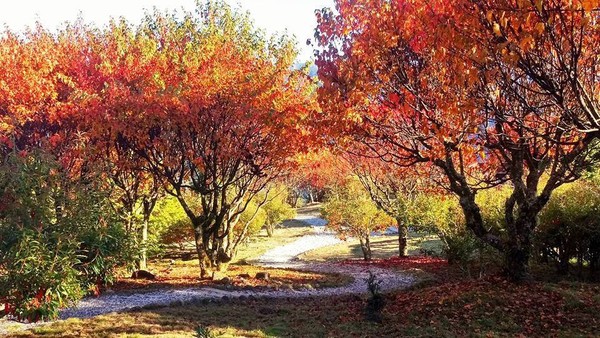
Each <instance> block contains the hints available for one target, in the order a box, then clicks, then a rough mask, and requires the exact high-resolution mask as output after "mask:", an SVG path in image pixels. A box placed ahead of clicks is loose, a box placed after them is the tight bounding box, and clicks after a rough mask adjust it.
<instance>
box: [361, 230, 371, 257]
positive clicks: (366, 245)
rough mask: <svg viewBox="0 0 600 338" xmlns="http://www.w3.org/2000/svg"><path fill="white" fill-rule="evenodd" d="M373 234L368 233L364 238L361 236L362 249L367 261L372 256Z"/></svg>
mask: <svg viewBox="0 0 600 338" xmlns="http://www.w3.org/2000/svg"><path fill="white" fill-rule="evenodd" d="M370 237H371V236H370V235H368V234H367V235H366V236H365V237H364V238H363V237H362V236H361V237H359V241H360V249H361V250H362V253H363V259H364V260H365V261H370V260H371V258H372V254H371V238H370Z"/></svg>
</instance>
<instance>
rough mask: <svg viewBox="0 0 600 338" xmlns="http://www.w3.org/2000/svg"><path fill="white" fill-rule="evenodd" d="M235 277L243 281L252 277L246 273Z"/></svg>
mask: <svg viewBox="0 0 600 338" xmlns="http://www.w3.org/2000/svg"><path fill="white" fill-rule="evenodd" d="M237 276H238V277H239V278H243V279H250V278H252V277H250V275H249V274H247V273H241V274H239V275H237Z"/></svg>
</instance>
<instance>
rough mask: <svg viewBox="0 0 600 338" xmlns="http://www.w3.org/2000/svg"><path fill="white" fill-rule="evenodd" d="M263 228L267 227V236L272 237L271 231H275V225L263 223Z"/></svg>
mask: <svg viewBox="0 0 600 338" xmlns="http://www.w3.org/2000/svg"><path fill="white" fill-rule="evenodd" d="M265 228H266V229H267V236H269V237H273V233H274V232H275V226H273V224H269V223H267V224H265Z"/></svg>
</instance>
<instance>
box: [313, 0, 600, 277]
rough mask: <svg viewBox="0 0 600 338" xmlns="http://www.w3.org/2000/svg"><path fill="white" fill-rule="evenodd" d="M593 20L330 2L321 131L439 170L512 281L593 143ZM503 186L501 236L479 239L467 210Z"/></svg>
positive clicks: (571, 8)
mask: <svg viewBox="0 0 600 338" xmlns="http://www.w3.org/2000/svg"><path fill="white" fill-rule="evenodd" d="M591 7H593V6H591ZM591 7H590V6H589V3H588V2H587V1H583V2H580V1H573V2H571V1H558V0H557V1H548V2H542V1H531V2H530V1H500V2H497V1H494V2H492V1H489V2H486V1H473V2H470V1H457V2H452V3H449V2H446V1H433V2H428V3H421V2H419V1H404V0H396V1H383V0H364V1H346V0H339V1H336V11H335V12H334V11H332V10H330V9H324V10H321V11H319V12H318V13H317V18H318V20H319V26H318V28H317V30H316V34H315V38H316V41H317V44H318V46H319V48H320V49H318V50H317V52H316V53H317V65H318V66H319V76H320V79H321V81H322V82H323V86H322V88H321V89H320V102H321V105H322V108H323V110H324V112H325V114H324V115H323V116H322V117H323V120H324V121H326V123H327V125H328V127H329V128H330V129H331V128H333V131H334V132H335V133H337V135H344V137H350V138H351V139H353V140H354V141H355V142H359V143H360V144H362V145H363V146H365V147H366V148H367V149H368V150H369V153H370V156H376V157H379V158H381V159H382V160H383V161H386V162H389V163H393V164H394V165H397V166H400V167H406V166H413V165H416V166H420V165H423V164H426V165H432V166H434V167H437V168H438V169H439V170H440V171H441V172H442V173H443V175H444V178H445V182H444V185H445V187H446V188H447V189H449V190H450V191H452V192H453V193H454V194H455V195H456V196H457V197H458V198H459V202H460V206H461V208H462V210H463V212H464V214H465V221H466V224H467V227H468V228H469V229H470V230H471V231H472V232H473V233H474V234H475V235H476V236H477V237H478V238H479V239H481V240H482V241H484V242H485V243H487V244H489V245H490V246H492V247H494V248H496V249H497V250H499V251H500V252H502V253H503V254H504V256H505V261H506V269H507V273H508V275H509V276H510V277H511V278H512V279H513V280H517V281H518V280H522V279H524V278H526V277H527V275H528V261H529V258H530V255H531V253H530V251H531V236H532V233H533V230H534V229H535V228H536V226H537V215H538V214H539V212H540V211H541V210H542V208H543V207H544V205H545V204H546V203H547V201H548V200H549V198H550V195H551V194H552V191H554V190H555V189H556V188H557V187H559V186H560V185H562V184H564V183H566V182H570V181H573V180H575V179H577V178H578V177H579V175H580V171H581V169H582V168H584V167H585V166H586V165H587V164H588V162H589V160H590V157H589V156H588V155H589V149H590V146H591V145H592V144H593V142H594V138H595V137H596V132H595V131H593V129H594V128H593V127H591V128H587V126H590V125H591V123H589V122H588V121H589V117H590V116H592V115H593V114H592V113H591V107H594V106H596V107H597V97H598V89H599V87H598V85H597V81H598V79H597V72H596V71H594V69H596V62H597V55H598V50H597V48H598V43H597V42H598V40H599V39H598V26H597V25H598V19H597V11H594V10H593V8H591ZM526 33H527V34H526ZM517 36H518V38H517ZM579 69H581V71H577V70H579ZM586 119H587V120H586ZM581 129H585V130H584V131H586V132H588V133H584V131H582V130H581ZM504 182H509V183H510V186H511V187H512V193H511V194H510V196H509V197H508V198H507V200H506V203H505V213H504V215H505V224H506V225H505V226H506V229H505V230H506V231H504V232H497V231H495V230H494V229H488V228H486V227H485V226H484V221H483V218H482V215H481V208H480V205H478V203H477V202H476V199H475V197H476V195H477V192H478V191H480V190H481V189H488V188H490V187H493V186H496V185H499V184H502V183H504Z"/></svg>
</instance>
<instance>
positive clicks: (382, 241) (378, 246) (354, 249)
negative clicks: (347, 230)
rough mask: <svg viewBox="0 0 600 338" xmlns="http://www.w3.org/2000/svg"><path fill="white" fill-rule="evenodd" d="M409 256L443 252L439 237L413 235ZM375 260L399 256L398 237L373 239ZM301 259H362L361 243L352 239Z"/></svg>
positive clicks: (312, 252) (377, 237)
mask: <svg viewBox="0 0 600 338" xmlns="http://www.w3.org/2000/svg"><path fill="white" fill-rule="evenodd" d="M408 245H409V254H410V255H418V254H421V249H425V250H426V251H428V252H432V251H433V252H437V253H439V252H440V251H441V241H440V240H439V238H438V237H437V236H432V235H422V234H416V233H411V234H410V238H409V242H408ZM371 250H372V252H373V258H375V259H385V258H390V257H394V256H398V236H397V235H389V236H388V235H384V236H376V237H372V238H371ZM299 258H300V259H301V260H305V261H340V260H347V259H360V258H362V251H361V249H360V243H359V242H358V240H356V239H350V240H347V241H345V242H343V243H340V244H337V245H333V246H328V247H324V248H319V249H315V250H311V251H308V252H305V253H304V254H302V255H300V256H299Z"/></svg>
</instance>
